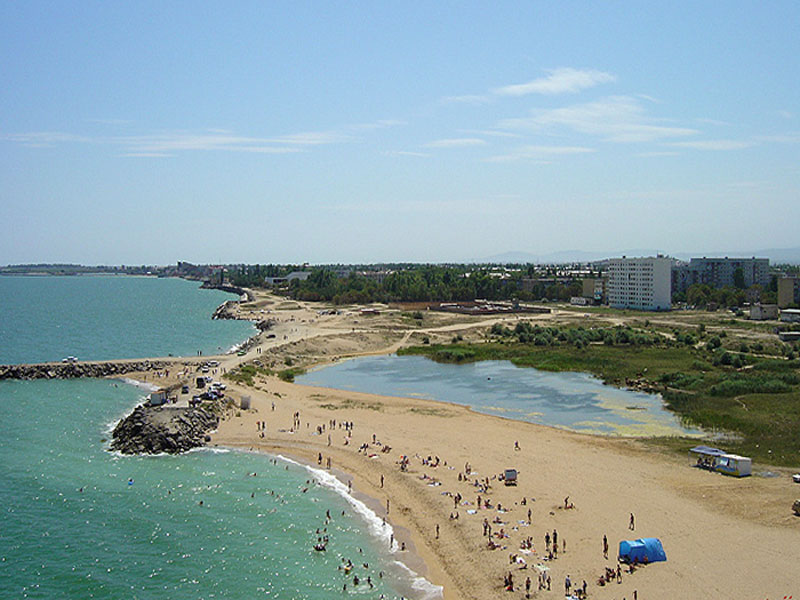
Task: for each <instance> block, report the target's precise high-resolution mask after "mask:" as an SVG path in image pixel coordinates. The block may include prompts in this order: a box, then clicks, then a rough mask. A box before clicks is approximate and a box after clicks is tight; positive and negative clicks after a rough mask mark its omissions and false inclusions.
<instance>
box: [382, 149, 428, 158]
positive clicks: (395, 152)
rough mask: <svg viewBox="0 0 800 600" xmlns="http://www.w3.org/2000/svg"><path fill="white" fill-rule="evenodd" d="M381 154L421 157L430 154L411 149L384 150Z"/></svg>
mask: <svg viewBox="0 0 800 600" xmlns="http://www.w3.org/2000/svg"><path fill="white" fill-rule="evenodd" d="M382 154H383V155H384V156H418V157H422V158H424V157H428V156H430V154H428V153H427V152H412V151H411V150H386V151H385V152H382Z"/></svg>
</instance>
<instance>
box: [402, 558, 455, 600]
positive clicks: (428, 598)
mask: <svg viewBox="0 0 800 600" xmlns="http://www.w3.org/2000/svg"><path fill="white" fill-rule="evenodd" d="M394 562H395V564H396V565H397V566H398V567H400V569H402V570H403V571H405V572H406V573H407V574H408V576H409V577H410V578H411V587H412V589H414V590H415V591H416V592H418V593H419V594H420V596H419V598H420V600H438V599H439V598H442V596H443V591H444V588H443V587H442V586H441V585H435V584H433V583H431V582H430V581H428V580H427V579H425V578H424V577H421V576H419V575H417V574H416V573H415V572H414V571H413V570H412V569H409V568H408V565H406V564H405V563H403V562H400V561H399V560H396V561H394Z"/></svg>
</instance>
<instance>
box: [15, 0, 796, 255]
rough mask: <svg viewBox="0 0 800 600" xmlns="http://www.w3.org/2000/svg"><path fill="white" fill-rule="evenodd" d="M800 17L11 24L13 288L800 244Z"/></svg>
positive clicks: (267, 5) (61, 6) (468, 15)
mask: <svg viewBox="0 0 800 600" xmlns="http://www.w3.org/2000/svg"><path fill="white" fill-rule="evenodd" d="M799 24H800V3H799V2H796V1H795V0H790V1H774V2H767V3H763V2H737V1H730V2H721V1H720V2H718V1H709V2H685V1H676V2H663V3H650V2H640V1H636V2H625V1H620V2H588V1H586V2H570V1H560V2H534V1H525V2H497V3H494V2H492V3H490V2H445V1H437V2H415V1H404V2H355V1H354V2H340V3H335V2H302V1H297V2H295V1H292V2H282V1H278V0H276V1H271V2H263V1H259V2H247V1H244V0H240V1H236V2H218V3H212V2H165V1H163V0H160V1H158V2H147V1H137V2H106V1H102V2H91V1H81V2H38V1H35V0H29V1H25V2H3V3H0V223H2V227H3V235H2V236H0V264H16V263H36V262H73V263H82V264H174V263H175V262H176V261H178V260H184V261H190V262H196V263H289V262H292V263H300V262H310V263H316V264H320V263H375V262H399V261H409V262H448V261H464V260H470V259H473V258H477V257H486V256H492V255H496V254H500V253H504V252H508V251H519V252H526V253H531V254H534V255H543V254H547V253H552V252H559V251H564V250H575V249H579V250H584V251H596V252H604V251H608V252H611V253H613V252H614V251H618V250H621V249H625V248H655V249H658V250H659V251H662V252H664V253H668V254H675V253H680V252H697V253H713V252H715V251H722V250H724V251H727V252H736V251H741V252H749V251H754V250H756V249H761V248H787V247H797V246H800V243H798V239H799V238H798V231H800V229H799V228H798V223H800V25H799Z"/></svg>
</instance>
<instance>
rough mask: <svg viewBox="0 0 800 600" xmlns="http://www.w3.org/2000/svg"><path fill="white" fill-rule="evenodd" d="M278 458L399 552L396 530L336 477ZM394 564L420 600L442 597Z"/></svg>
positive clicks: (439, 590)
mask: <svg viewBox="0 0 800 600" xmlns="http://www.w3.org/2000/svg"><path fill="white" fill-rule="evenodd" d="M276 456H277V458H280V459H281V460H283V461H285V462H288V463H290V464H293V465H297V466H299V467H303V468H305V469H306V470H307V471H308V472H309V473H311V475H312V476H313V477H314V478H315V479H316V480H317V481H319V483H320V485H323V486H324V487H327V488H328V489H330V490H332V491H334V492H336V493H337V494H339V495H340V496H341V497H342V498H344V499H345V500H346V501H347V503H348V504H350V506H351V507H352V508H353V510H354V511H355V512H356V513H357V514H358V515H359V516H360V517H361V518H362V519H364V521H365V522H366V523H367V526H368V528H369V531H370V533H371V534H372V535H373V536H374V537H376V538H378V539H379V540H380V541H381V542H382V543H383V546H384V548H385V547H386V546H388V544H389V540H392V546H391V549H390V551H391V552H397V551H398V549H399V544H398V542H397V540H395V539H394V529H393V528H392V526H391V525H390V524H389V523H386V524H384V521H383V519H382V518H381V517H379V516H378V515H377V513H376V512H375V511H373V510H372V509H371V508H369V507H368V506H367V505H366V504H364V503H363V502H362V501H361V500H359V499H357V498H354V497H353V496H352V494H350V492H349V491H348V488H347V485H345V484H344V483H343V482H341V481H339V479H338V478H337V477H336V476H335V475H333V474H331V473H329V472H327V471H324V470H322V469H317V468H315V467H312V466H310V465H305V464H303V463H299V462H297V461H295V460H292V459H291V458H287V457H285V456H283V455H281V454H277V455H276ZM394 562H395V563H396V564H398V565H400V566H401V567H402V569H403V570H404V571H405V572H406V574H407V575H408V577H409V578H410V579H411V587H412V588H413V589H414V590H415V591H417V592H419V593H420V600H434V599H437V598H441V597H442V587H441V586H438V585H434V584H432V583H431V582H430V581H428V580H427V579H425V578H424V577H422V576H420V575H418V574H417V572H416V571H414V570H412V569H410V568H409V567H408V565H406V564H404V563H403V562H401V561H399V560H395V561H394Z"/></svg>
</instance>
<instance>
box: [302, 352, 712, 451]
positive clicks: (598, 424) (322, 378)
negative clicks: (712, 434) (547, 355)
mask: <svg viewBox="0 0 800 600" xmlns="http://www.w3.org/2000/svg"><path fill="white" fill-rule="evenodd" d="M296 381H297V383H300V384H302V385H313V386H319V387H330V388H336V389H342V390H353V391H359V392H368V393H371V394H380V395H383V396H400V397H414V398H426V399H429V400H439V401H443V402H452V403H454V404H462V405H466V406H470V407H472V408H473V409H475V410H477V411H479V412H483V413H488V414H492V415H497V416H501V417H506V418H509V419H516V420H520V421H529V422H531V423H540V424H543V425H551V426H554V427H561V428H565V429H571V430H575V431H581V432H584V433H593V434H601V435H624V436H655V435H696V434H699V433H700V431H699V430H697V429H692V428H687V427H684V426H682V425H681V423H680V421H679V420H678V419H677V418H676V417H675V415H673V414H672V413H671V412H669V411H668V410H666V409H665V408H664V406H663V402H662V399H661V396H660V395H657V394H645V393H643V392H635V391H631V390H625V389H619V388H615V387H612V386H607V385H604V384H603V382H602V381H600V380H599V379H597V378H596V377H594V376H592V375H588V374H586V373H550V372H546V371H539V370H537V369H533V368H529V367H516V366H514V365H513V364H512V363H511V362H509V361H482V362H476V363H467V364H460V365H454V364H445V363H437V362H434V361H432V360H429V359H427V358H425V357H422V356H397V355H384V356H366V357H359V358H354V359H351V360H347V361H344V362H341V363H338V364H334V365H330V366H326V367H323V368H320V369H316V370H314V371H311V372H309V373H306V374H304V375H300V376H298V377H297V378H296Z"/></svg>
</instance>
